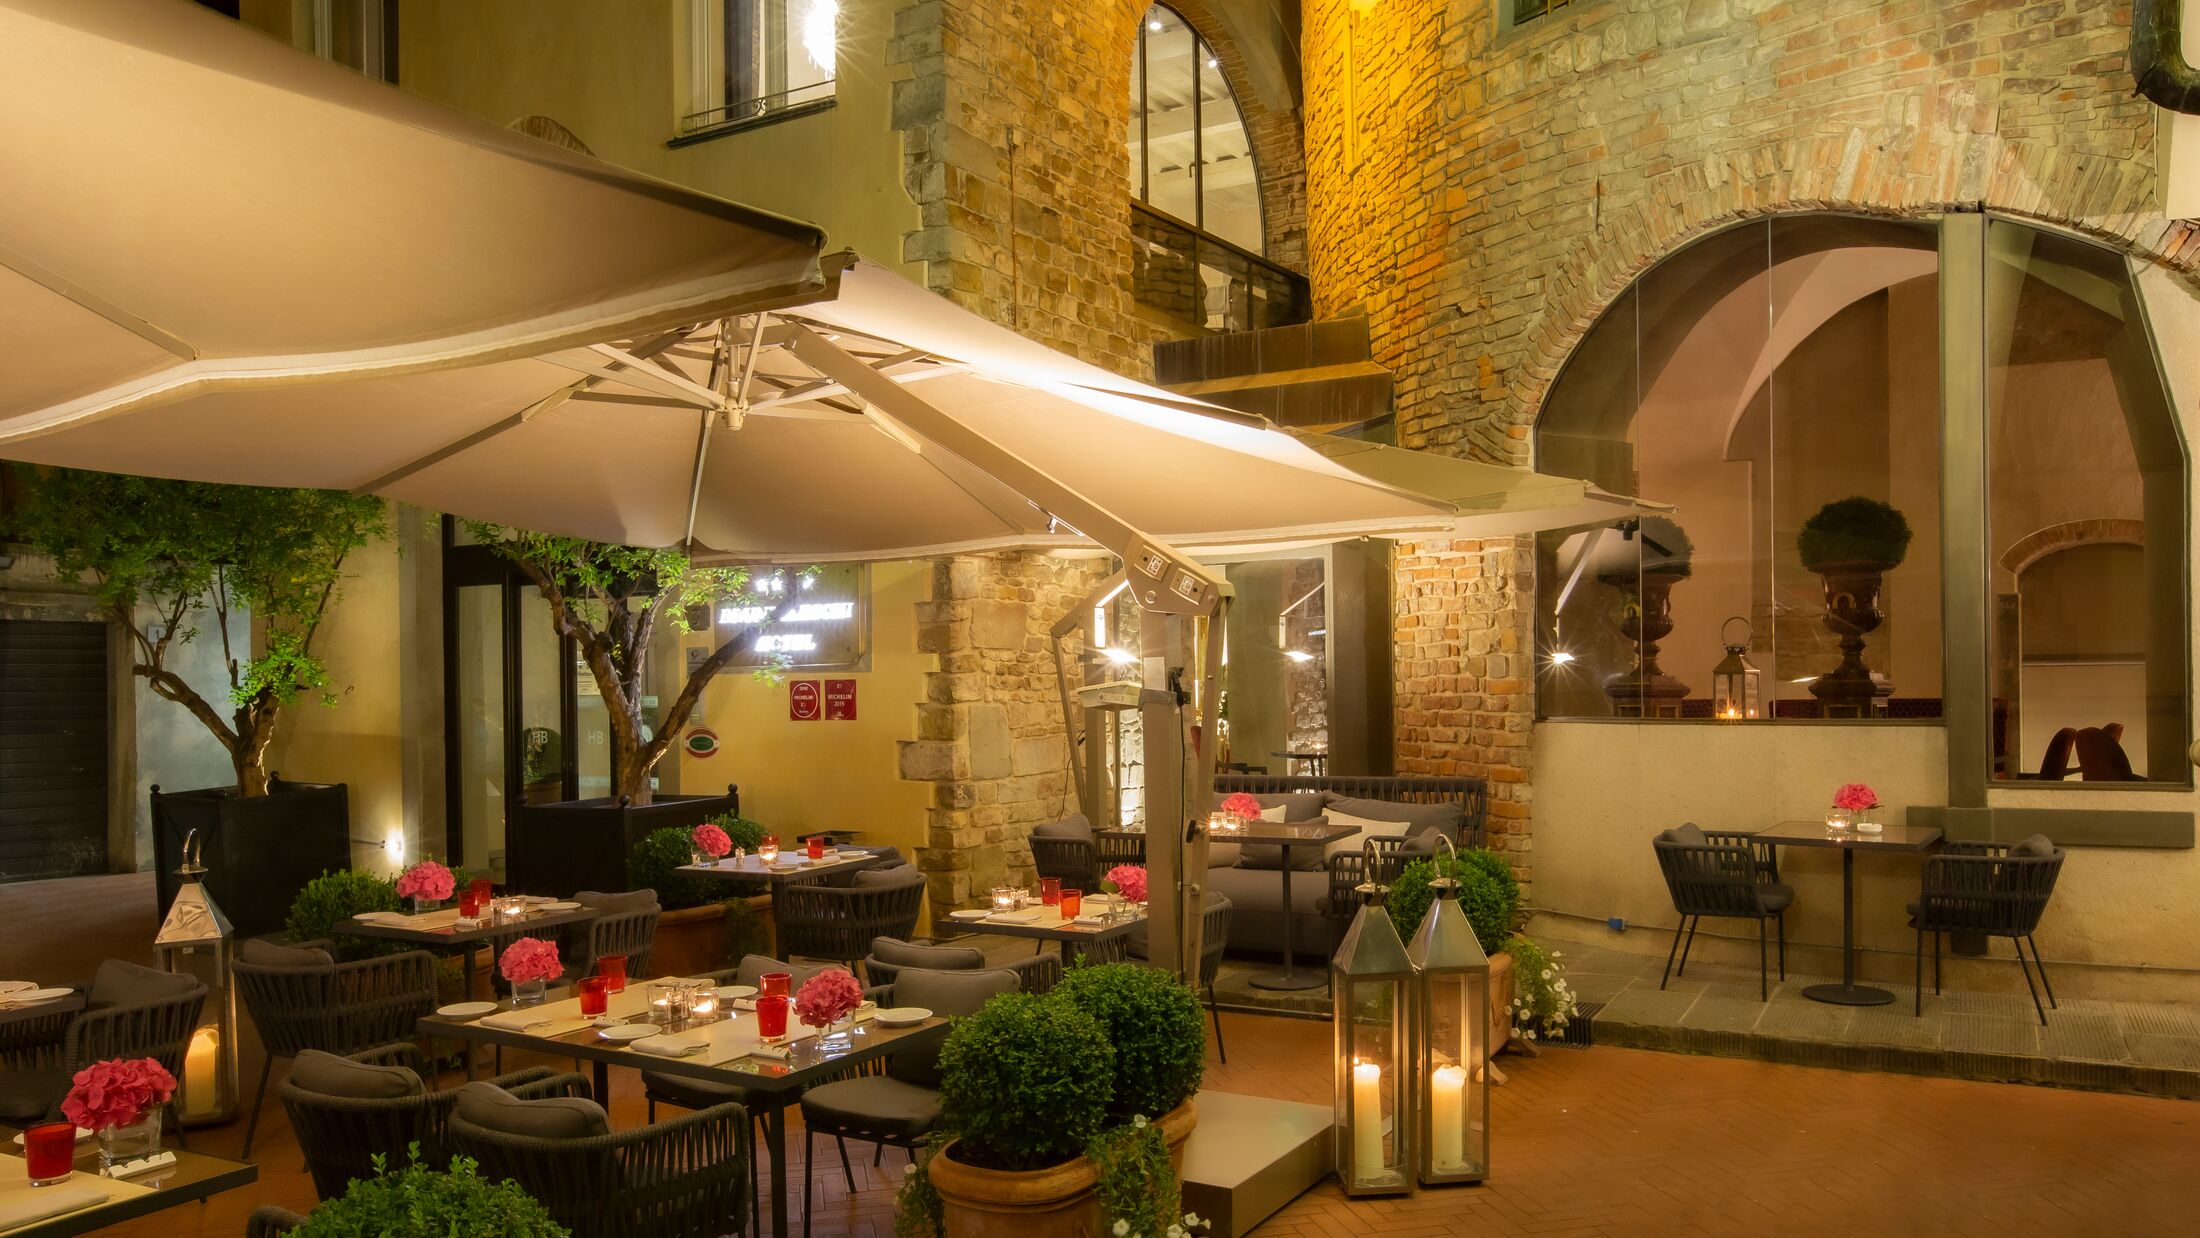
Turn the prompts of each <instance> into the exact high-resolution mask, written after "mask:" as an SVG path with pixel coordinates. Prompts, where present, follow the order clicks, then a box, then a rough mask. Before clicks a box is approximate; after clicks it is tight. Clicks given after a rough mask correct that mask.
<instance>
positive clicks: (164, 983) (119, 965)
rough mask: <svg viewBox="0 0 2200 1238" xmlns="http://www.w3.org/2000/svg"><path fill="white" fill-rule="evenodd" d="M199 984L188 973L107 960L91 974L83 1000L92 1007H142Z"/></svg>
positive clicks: (174, 995) (179, 994)
mask: <svg viewBox="0 0 2200 1238" xmlns="http://www.w3.org/2000/svg"><path fill="white" fill-rule="evenodd" d="M198 983H199V982H198V981H197V980H196V979H194V978H192V977H190V976H182V975H177V974H176V973H174V972H165V971H161V970H160V969H159V968H156V967H146V966H143V965H142V964H138V963H125V962H123V961H122V960H121V959H108V960H107V961H106V962H104V963H101V964H100V965H99V970H98V971H96V972H94V973H92V987H91V988H90V989H88V990H86V992H85V994H84V1001H85V1004H86V1005H89V1006H93V1007H105V1006H145V1005H150V1004H152V1003H154V1002H164V1001H167V1000H168V999H170V998H173V997H181V996H183V995H184V994H185V993H188V992H190V991H191V990H192V989H194V988H196V987H198Z"/></svg>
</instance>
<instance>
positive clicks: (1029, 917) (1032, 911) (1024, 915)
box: [987, 907, 1049, 924]
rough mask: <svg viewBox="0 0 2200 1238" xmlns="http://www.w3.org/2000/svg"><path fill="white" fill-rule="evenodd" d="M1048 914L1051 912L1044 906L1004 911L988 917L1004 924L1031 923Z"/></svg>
mask: <svg viewBox="0 0 2200 1238" xmlns="http://www.w3.org/2000/svg"><path fill="white" fill-rule="evenodd" d="M1047 914H1049V913H1048V910H1047V909H1046V908H1044V907H1026V908H1024V909H1023V910H1021V911H1004V912H1001V913H999V914H998V915H993V916H988V917H987V919H990V920H995V921H998V922H1000V923H1002V924H1029V923H1031V922H1032V921H1034V920H1037V919H1038V918H1039V917H1041V916H1043V915H1047Z"/></svg>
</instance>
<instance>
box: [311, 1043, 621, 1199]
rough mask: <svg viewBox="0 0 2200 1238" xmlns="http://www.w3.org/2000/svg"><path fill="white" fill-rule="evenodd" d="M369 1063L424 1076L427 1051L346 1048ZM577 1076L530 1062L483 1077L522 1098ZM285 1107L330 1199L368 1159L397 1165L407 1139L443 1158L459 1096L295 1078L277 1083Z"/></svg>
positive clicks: (424, 1159)
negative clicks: (339, 1088) (325, 1089)
mask: <svg viewBox="0 0 2200 1238" xmlns="http://www.w3.org/2000/svg"><path fill="white" fill-rule="evenodd" d="M348 1056H349V1057H350V1058H351V1060H352V1061H355V1062H364V1063H366V1064H367V1065H370V1066H402V1067H405V1068H406V1069H407V1070H410V1071H412V1072H413V1073H414V1074H416V1075H419V1076H421V1077H422V1078H423V1079H429V1078H432V1077H433V1076H431V1075H430V1074H429V1073H428V1060H427V1056H426V1055H425V1054H423V1053H421V1052H420V1049H419V1047H418V1046H416V1045H411V1044H393V1045H384V1046H382V1047H381V1048H379V1049H368V1050H366V1051H364V1052H361V1053H353V1054H350V1055H348ZM579 1079H580V1076H579V1075H575V1074H560V1073H559V1072H557V1071H555V1070H552V1069H551V1068H549V1067H547V1066H531V1067H529V1068H527V1069H526V1070H518V1071H513V1072H512V1073H510V1074H508V1075H501V1076H499V1077H497V1078H495V1079H491V1080H489V1082H491V1083H493V1084H495V1085H496V1086H498V1087H500V1088H503V1089H504V1090H505V1091H507V1092H510V1093H511V1094H512V1095H514V1096H517V1097H519V1098H520V1099H522V1100H536V1099H539V1098H541V1097H545V1096H571V1095H577V1093H575V1092H574V1091H573V1090H572V1085H573V1084H574V1083H576V1082H578V1081H579ZM276 1096H277V1097H278V1098H279V1099H280V1100H281V1101H282V1104H283V1111H284V1112H285V1113H287V1114H289V1115H290V1129H291V1130H292V1131H294V1132H296V1134H297V1136H298V1150H299V1151H300V1152H302V1153H304V1154H305V1158H306V1169H307V1170H308V1171H310V1172H311V1173H312V1174H313V1190H314V1193H315V1194H317V1195H318V1196H320V1197H321V1198H322V1199H334V1198H335V1197H336V1196H338V1195H341V1194H343V1193H344V1188H345V1187H346V1186H348V1185H350V1184H351V1180H352V1179H354V1178H371V1177H373V1176H374V1158H375V1157H376V1156H382V1157H385V1158H389V1160H390V1163H391V1164H393V1165H395V1164H397V1163H398V1161H399V1160H400V1159H401V1158H402V1157H403V1156H404V1155H405V1149H406V1147H407V1146H408V1145H410V1144H415V1143H417V1144H419V1145H420V1161H421V1163H422V1164H424V1165H436V1166H442V1165H447V1164H448V1163H449V1162H450V1150H449V1148H448V1147H447V1145H446V1143H445V1140H444V1130H443V1128H444V1124H445V1122H446V1121H447V1120H448V1119H449V1118H450V1116H451V1107H452V1106H453V1105H456V1104H457V1103H458V1092H457V1090H456V1089H453V1090H450V1091H442V1092H435V1091H430V1092H423V1093H421V1094H420V1095H418V1096H398V1097H391V1098H388V1099H362V1098H359V1097H352V1096H324V1095H322V1094H321V1093H319V1092H309V1091H307V1090H306V1089H304V1088H301V1087H299V1086H298V1085H297V1082H296V1081H295V1080H293V1079H285V1080H283V1082H282V1084H281V1085H280V1086H279V1087H278V1088H277V1089H276Z"/></svg>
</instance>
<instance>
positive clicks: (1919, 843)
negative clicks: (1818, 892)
mask: <svg viewBox="0 0 2200 1238" xmlns="http://www.w3.org/2000/svg"><path fill="white" fill-rule="evenodd" d="M1750 837H1751V838H1753V839H1755V840H1756V841H1758V842H1761V843H1769V844H1771V845H1773V846H1775V847H1838V848H1840V850H1841V983H1839V984H1813V985H1809V986H1807V987H1805V988H1804V989H1803V996H1805V997H1807V998H1809V999H1811V1000H1812V1001H1814V1002H1827V1003H1830V1004H1832V1005H1835V1006H1884V1005H1886V1004H1887V1003H1889V1002H1891V1001H1893V1000H1894V994H1893V993H1890V992H1888V991H1887V990H1885V989H1881V988H1876V987H1874V986H1872V985H1868V984H1858V983H1856V853H1857V852H1859V851H1910V852H1924V851H1929V850H1931V849H1933V848H1934V847H1937V846H1939V845H1940V831H1939V830H1937V829H1934V828H1932V827H1930V826H1918V825H1883V826H1881V827H1880V829H1879V832H1878V833H1862V832H1859V831H1858V830H1857V829H1856V827H1854V826H1849V827H1846V828H1844V829H1835V828H1834V827H1832V826H1830V825H1828V824H1826V823H1825V822H1823V821H1782V822H1781V823H1780V824H1778V825H1775V826H1773V827H1772V828H1770V829H1766V830H1758V831H1757V832H1756V833H1754V834H1752V835H1750Z"/></svg>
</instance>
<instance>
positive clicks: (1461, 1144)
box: [1429, 1066, 1467, 1169]
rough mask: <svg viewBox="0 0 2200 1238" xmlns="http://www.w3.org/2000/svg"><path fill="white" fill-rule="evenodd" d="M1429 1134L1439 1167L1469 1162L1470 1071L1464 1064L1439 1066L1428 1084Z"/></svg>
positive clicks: (1456, 1165) (1453, 1167) (1450, 1166)
mask: <svg viewBox="0 0 2200 1238" xmlns="http://www.w3.org/2000/svg"><path fill="white" fill-rule="evenodd" d="M1429 1125H1430V1137H1431V1140H1432V1142H1433V1143H1434V1145H1435V1146H1434V1147H1433V1149H1432V1151H1433V1152H1434V1153H1435V1159H1436V1167H1437V1168H1438V1169H1458V1168H1460V1167H1462V1166H1464V1165H1465V1164H1466V1159H1467V1158H1466V1153H1465V1151H1464V1150H1463V1149H1464V1148H1465V1139H1466V1127H1467V1072H1466V1070H1465V1069H1464V1068H1463V1067H1458V1066H1439V1067H1437V1068H1436V1074H1435V1076H1434V1078H1433V1079H1432V1080H1431V1081H1430V1088H1429Z"/></svg>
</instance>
